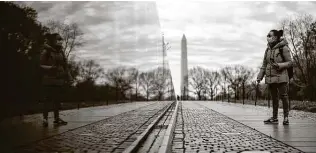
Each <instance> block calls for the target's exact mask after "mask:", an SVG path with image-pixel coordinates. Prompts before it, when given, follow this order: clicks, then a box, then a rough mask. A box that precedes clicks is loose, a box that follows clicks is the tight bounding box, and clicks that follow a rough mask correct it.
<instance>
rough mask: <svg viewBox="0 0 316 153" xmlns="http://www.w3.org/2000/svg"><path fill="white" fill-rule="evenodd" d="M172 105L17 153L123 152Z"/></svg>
mask: <svg viewBox="0 0 316 153" xmlns="http://www.w3.org/2000/svg"><path fill="white" fill-rule="evenodd" d="M169 104H171V102H157V103H153V104H151V105H147V106H145V107H141V108H139V109H136V110H133V111H129V112H126V113H123V114H119V115H116V116H113V117H109V118H106V119H104V120H102V121H98V122H95V123H92V124H90V125H87V126H83V127H80V128H77V129H75V130H72V131H68V132H65V133H62V134H60V135H56V136H53V137H51V138H48V139H44V140H41V141H38V142H35V143H32V144H30V145H27V146H24V147H23V148H17V149H16V152H26V151H29V152H33V153H36V152H47V151H49V152H63V151H67V152H71V151H79V152H85V151H86V152H122V151H123V150H124V149H126V148H127V147H129V145H130V144H132V142H133V141H135V140H136V139H137V136H139V135H140V134H141V133H142V132H144V130H145V129H146V128H147V127H148V125H150V124H151V123H152V122H153V121H154V120H155V119H156V118H157V117H158V115H159V114H161V113H162V112H163V110H164V109H165V108H166V107H167V106H168V105H169Z"/></svg>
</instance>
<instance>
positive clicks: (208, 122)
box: [172, 101, 302, 153]
mask: <svg viewBox="0 0 316 153" xmlns="http://www.w3.org/2000/svg"><path fill="white" fill-rule="evenodd" d="M179 109H180V110H179V112H178V118H177V125H176V129H175V132H174V134H175V135H174V140H173V146H172V147H173V149H172V152H176V153H178V152H217V153H226V152H227V153H228V152H229V153H238V152H243V151H251V152H254V151H268V152H284V153H285V152H291V153H292V152H293V153H295V152H302V151H300V150H298V149H296V148H294V147H292V146H289V145H288V144H285V143H283V142H281V141H278V140H275V139H272V138H271V137H269V136H267V135H265V134H263V133H262V132H260V131H257V130H255V129H253V128H252V127H251V126H247V125H245V124H242V123H240V122H238V121H236V120H234V119H232V118H230V117H227V116H225V115H223V114H221V113H219V112H217V111H214V110H218V109H221V110H223V111H224V112H233V113H232V114H239V115H240V116H242V115H241V114H245V113H247V112H245V111H241V110H236V109H235V108H234V107H233V106H232V107H230V108H228V107H227V108H226V106H223V105H221V104H217V105H216V106H215V105H214V103H213V102H187V101H186V102H181V103H180V108H179ZM212 109H214V110H212ZM254 116H255V115H254ZM260 123H262V121H260ZM260 123H258V124H260ZM262 124H263V123H262ZM279 133H281V131H280V132H279ZM285 135H286V134H285Z"/></svg>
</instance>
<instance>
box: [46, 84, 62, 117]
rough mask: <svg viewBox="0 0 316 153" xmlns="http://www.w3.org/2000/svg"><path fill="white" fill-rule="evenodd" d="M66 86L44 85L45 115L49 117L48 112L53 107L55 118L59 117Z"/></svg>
mask: <svg viewBox="0 0 316 153" xmlns="http://www.w3.org/2000/svg"><path fill="white" fill-rule="evenodd" d="M64 92H65V88H64V87H62V86H43V88H42V94H43V95H42V96H43V103H44V105H43V106H44V108H43V117H44V119H48V112H49V111H50V110H51V108H52V107H53V111H54V118H55V120H58V119H59V110H60V109H61V101H62V99H63V95H64Z"/></svg>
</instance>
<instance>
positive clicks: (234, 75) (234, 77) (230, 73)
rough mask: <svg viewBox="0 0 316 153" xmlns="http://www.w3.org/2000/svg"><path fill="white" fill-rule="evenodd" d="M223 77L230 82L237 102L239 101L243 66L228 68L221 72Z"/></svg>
mask: <svg viewBox="0 0 316 153" xmlns="http://www.w3.org/2000/svg"><path fill="white" fill-rule="evenodd" d="M221 73H222V75H224V76H225V77H226V78H227V80H228V82H229V83H230V87H231V89H233V90H234V92H235V101H237V100H238V99H239V98H238V88H239V85H240V83H241V78H242V77H241V76H242V66H241V65H235V66H234V67H231V66H226V67H224V68H223V69H222V70H221Z"/></svg>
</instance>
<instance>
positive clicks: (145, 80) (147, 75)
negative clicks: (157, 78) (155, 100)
mask: <svg viewBox="0 0 316 153" xmlns="http://www.w3.org/2000/svg"><path fill="white" fill-rule="evenodd" d="M139 79H140V86H141V87H142V88H143V90H144V91H145V95H146V98H147V101H148V100H149V96H150V93H151V88H152V83H153V80H154V73H151V72H142V73H141V74H140V76H139Z"/></svg>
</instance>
